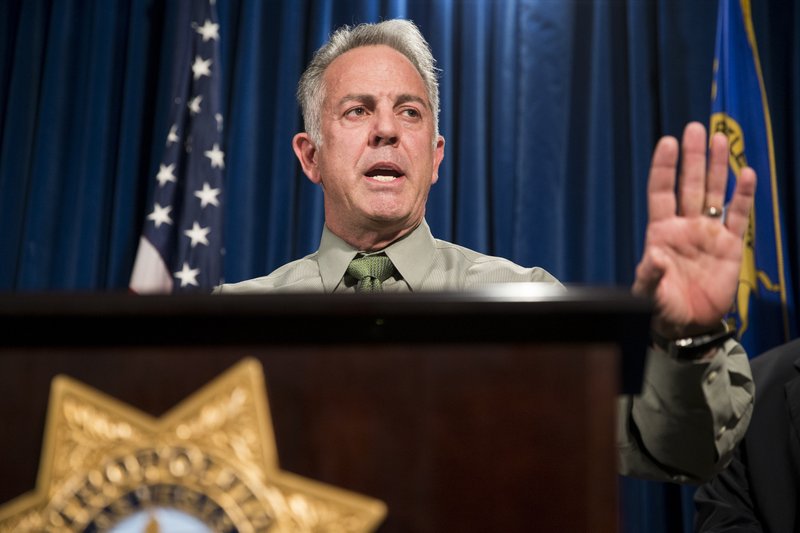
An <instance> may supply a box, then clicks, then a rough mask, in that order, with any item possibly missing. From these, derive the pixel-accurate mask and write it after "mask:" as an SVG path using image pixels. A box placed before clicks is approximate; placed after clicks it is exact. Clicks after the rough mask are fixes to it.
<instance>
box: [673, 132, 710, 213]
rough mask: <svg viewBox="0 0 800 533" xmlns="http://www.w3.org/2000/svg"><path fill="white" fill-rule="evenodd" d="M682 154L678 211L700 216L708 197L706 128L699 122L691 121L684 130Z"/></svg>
mask: <svg viewBox="0 0 800 533" xmlns="http://www.w3.org/2000/svg"><path fill="white" fill-rule="evenodd" d="M681 155H682V161H681V173H680V178H679V182H678V186H679V190H680V203H679V207H678V212H679V213H680V214H682V215H684V216H699V215H700V214H701V213H702V212H703V204H704V203H705V198H706V183H705V182H706V128H705V127H704V126H703V125H702V124H700V123H699V122H691V123H689V124H688V125H687V126H686V128H685V129H684V130H683V141H682V143H681Z"/></svg>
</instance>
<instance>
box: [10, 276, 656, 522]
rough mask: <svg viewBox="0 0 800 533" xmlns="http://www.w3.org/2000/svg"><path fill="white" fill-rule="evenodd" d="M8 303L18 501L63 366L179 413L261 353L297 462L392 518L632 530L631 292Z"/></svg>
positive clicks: (279, 438)
mask: <svg viewBox="0 0 800 533" xmlns="http://www.w3.org/2000/svg"><path fill="white" fill-rule="evenodd" d="M0 320H2V323H3V325H4V327H3V337H4V340H3V344H2V347H1V348H0V390H2V391H3V398H4V401H3V402H2V405H0V423H1V426H0V427H2V428H3V432H4V436H3V438H2V439H0V451H1V453H2V458H3V459H2V461H0V464H1V465H2V466H0V479H2V483H0V503H2V502H6V501H8V500H10V499H12V498H14V497H16V496H18V495H20V494H22V493H24V492H26V491H29V490H31V489H33V487H34V483H35V480H36V474H37V469H38V464H39V454H40V450H41V446H42V432H43V428H44V421H45V413H46V410H47V402H48V392H49V388H50V383H51V380H52V379H53V377H54V376H56V375H57V374H66V375H68V376H70V377H72V378H74V379H76V380H79V381H81V382H83V383H86V384H87V385H89V386H91V387H94V388H96V389H99V390H100V391H103V392H104V393H106V394H108V395H110V396H113V397H114V398H117V399H119V400H121V401H123V402H126V403H128V404H130V405H132V406H134V407H136V408H138V409H141V410H142V411H144V412H147V413H150V414H152V415H154V416H160V415H161V414H163V413H164V412H165V411H166V410H168V409H169V408H171V407H172V406H174V405H175V404H178V403H179V402H180V401H181V400H183V399H184V398H186V397H187V396H189V395H190V394H192V393H193V392H194V391H196V390H197V389H199V388H200V387H202V386H203V385H204V384H206V383H207V382H209V381H210V380H212V379H213V378H215V377H216V376H218V375H219V374H220V373H222V372H223V371H225V370H226V369H227V368H229V367H230V366H231V365H233V364H235V363H236V362H237V361H239V360H241V359H242V358H243V357H246V356H253V357H255V358H257V359H258V360H260V362H261V363H262V364H263V367H264V374H265V379H266V385H267V389H268V393H269V403H270V408H271V411H272V420H273V426H274V429H275V437H276V443H277V449H278V455H279V461H280V466H281V468H282V469H283V470H287V471H290V472H294V473H297V474H300V475H302V476H304V477H307V478H312V479H314V480H318V481H321V482H324V483H328V484H331V485H335V486H338V487H342V488H345V489H349V490H352V491H356V492H358V493H362V494H365V495H369V496H371V497H374V498H378V499H380V500H382V501H384V502H385V503H386V505H387V507H388V514H387V517H386V520H385V521H384V523H383V525H382V526H380V528H379V529H378V531H381V532H386V533H388V532H404V533H405V532H426V533H428V532H431V533H432V532H445V531H458V532H470V531H476V532H477V531H480V532H485V531H502V532H515V531H526V532H527V531H570V532H577V531H587V532H588V531H592V532H604V531H608V532H612V531H617V527H618V525H617V514H618V503H617V489H616V483H617V469H616V450H615V418H616V395H617V394H618V393H619V392H623V391H624V392H635V391H637V390H638V387H639V385H640V380H641V372H642V364H643V357H644V353H645V347H646V344H647V342H648V337H647V332H648V330H649V320H650V304H649V303H648V302H646V301H643V300H639V299H635V298H633V297H631V296H629V295H628V294H627V293H624V292H617V291H611V290H588V289H578V288H575V289H571V290H569V291H568V292H567V293H561V294H552V293H544V294H541V293H539V292H537V291H536V290H534V289H530V288H528V287H527V286H523V285H518V286H514V287H498V288H496V289H493V290H487V291H483V292H473V293H467V294H464V293H459V294H421V295H420V294H417V295H410V294H402V295H391V294H384V295H379V296H366V297H362V296H360V295H355V296H354V295H347V296H341V297H339V296H335V297H334V296H319V295H269V296H267V295H265V296H213V297H212V296H195V297H177V296H169V297H149V296H148V297H144V296H131V295H75V294H71V295H49V296H45V295H25V296H23V295H10V296H5V297H2V298H0Z"/></svg>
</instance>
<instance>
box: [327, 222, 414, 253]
mask: <svg viewBox="0 0 800 533" xmlns="http://www.w3.org/2000/svg"><path fill="white" fill-rule="evenodd" d="M326 224H327V226H328V229H329V230H330V231H331V232H332V233H333V234H334V235H336V236H337V237H339V238H340V239H342V240H343V241H344V242H346V243H347V244H349V245H350V246H352V247H353V248H355V249H356V250H358V251H360V252H378V251H380V250H383V249H384V248H386V247H387V246H389V245H390V244H392V243H393V242H395V241H398V240H400V239H402V238H403V237H405V236H406V235H408V234H409V233H411V232H412V231H414V230H415V229H416V228H417V226H419V224H420V223H419V222H418V223H417V224H415V225H413V226H410V227H403V228H399V229H393V228H382V229H380V230H373V229H365V228H360V229H359V231H357V232H354V231H343V229H342V228H337V227H334V226H333V225H331V224H329V223H327V222H326Z"/></svg>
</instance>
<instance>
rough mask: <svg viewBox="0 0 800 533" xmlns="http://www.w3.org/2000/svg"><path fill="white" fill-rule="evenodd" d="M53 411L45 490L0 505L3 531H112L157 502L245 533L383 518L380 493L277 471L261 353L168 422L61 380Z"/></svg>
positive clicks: (330, 527)
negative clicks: (369, 493)
mask: <svg viewBox="0 0 800 533" xmlns="http://www.w3.org/2000/svg"><path fill="white" fill-rule="evenodd" d="M48 409H49V411H48V414H47V425H46V428H45V437H44V446H43V451H42V458H41V463H40V465H39V476H38V480H37V483H36V489H35V490H34V491H32V492H30V493H28V494H25V495H23V496H21V497H19V498H17V499H15V500H12V501H11V502H9V503H7V504H5V505H3V506H2V507H0V533H4V532H11V531H14V532H23V531H24V532H39V531H47V532H61V531H63V532H76V531H81V532H84V531H110V530H112V529H113V528H114V527H115V526H116V525H117V524H119V523H120V522H122V521H123V520H125V519H126V517H130V516H132V515H135V514H136V513H139V512H150V511H152V510H153V509H158V508H169V509H172V510H176V511H178V512H181V513H184V514H185V515H187V516H190V517H192V519H194V520H200V522H202V523H204V524H206V525H207V526H208V529H210V530H211V531H218V532H234V531H235V532H239V533H247V532H253V533H255V532H267V531H268V532H281V533H282V532H294V531H309V532H310V531H314V532H317V531H319V532H325V531H336V532H350V531H354V532H355V531H371V530H373V529H374V528H375V527H377V525H378V524H380V522H381V521H382V520H383V518H384V516H385V514H386V506H385V505H384V504H383V502H381V501H379V500H375V499H372V498H368V497H366V496H362V495H358V494H354V493H352V492H348V491H345V490H342V489H338V488H335V487H332V486H329V485H324V484H322V483H318V482H315V481H312V480H309V479H305V478H302V477H300V476H297V475H294V474H291V473H289V472H283V471H281V470H280V468H279V466H278V457H277V451H276V446H275V438H274V435H273V430H272V422H271V419H270V411H269V406H268V403H267V391H266V386H265V384H264V376H263V369H262V368H261V365H260V364H259V363H258V361H256V360H255V359H250V358H248V359H245V360H243V361H242V362H240V363H239V364H237V365H236V366H234V367H233V368H232V369H230V370H228V371H227V372H225V373H224V374H222V375H221V376H220V377H219V378H217V379H216V380H214V381H213V382H211V383H210V384H208V385H206V386H205V387H204V388H203V389H201V390H200V391H198V392H196V393H195V394H194V395H192V396H190V397H189V398H187V399H186V400H184V401H183V402H182V403H180V404H179V405H178V406H176V407H175V408H173V409H172V410H171V411H169V412H168V413H166V414H165V415H164V416H163V417H161V418H154V417H151V416H149V415H147V414H145V413H142V412H141V411H138V410H136V409H134V408H133V407H131V406H128V405H125V404H123V403H122V402H119V401H117V400H115V399H113V398H110V397H109V396H106V395H105V394H102V393H101V392H99V391H96V390H94V389H91V388H90V387H88V386H86V385H83V384H81V383H79V382H77V381H74V380H72V379H70V378H67V377H64V376H59V377H57V378H56V379H54V380H53V385H52V388H51V392H50V403H49V408H48ZM151 529H153V530H155V531H157V530H158V527H157V523H156V521H155V519H153V518H152V517H151V518H150V522H149V525H148V526H147V530H148V531H149V530H151Z"/></svg>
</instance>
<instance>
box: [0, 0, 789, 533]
mask: <svg viewBox="0 0 800 533" xmlns="http://www.w3.org/2000/svg"><path fill="white" fill-rule="evenodd" d="M217 6H218V10H219V18H220V35H221V49H222V62H223V63H222V65H221V67H222V69H223V80H224V82H223V83H224V87H223V107H224V110H223V114H224V116H225V117H226V125H225V139H224V144H225V146H224V149H225V152H226V158H225V161H226V180H227V184H226V191H225V195H226V202H227V205H226V220H225V243H226V251H227V254H226V257H225V265H224V268H225V273H226V279H227V280H228V281H236V280H240V279H244V278H249V277H253V276H257V275H262V274H265V273H268V272H269V271H271V270H272V269H274V268H275V267H277V266H279V265H281V264H283V263H285V262H287V261H289V260H291V259H295V258H297V257H300V256H302V255H304V254H306V253H309V252H311V251H313V250H314V249H315V248H316V245H317V243H318V239H319V235H320V231H321V227H322V198H321V194H320V191H319V190H317V189H316V188H315V187H314V186H312V185H311V184H310V183H309V182H308V181H307V180H306V179H305V178H304V177H303V175H302V174H301V172H300V170H299V167H298V165H297V164H296V162H295V160H294V156H293V154H292V150H291V146H290V139H291V136H292V135H293V134H294V133H295V132H296V131H298V130H299V129H300V127H301V120H300V116H299V111H298V109H297V106H296V105H295V103H294V90H295V86H296V83H297V80H298V78H299V76H300V73H301V71H302V69H303V68H304V65H305V63H306V62H307V61H308V59H309V58H310V56H311V54H312V52H313V51H314V50H315V49H316V48H317V47H318V46H319V45H320V44H321V43H322V42H323V41H324V40H325V38H326V36H327V35H328V33H329V32H330V31H331V30H332V29H333V28H335V27H337V26H339V25H341V24H354V23H358V22H369V21H376V20H379V19H381V18H391V17H404V18H410V19H412V20H414V21H415V22H417V24H418V25H419V26H420V28H421V29H422V31H423V33H424V34H425V35H426V36H427V38H428V40H429V41H430V43H431V46H432V48H433V51H434V55H435V56H436V57H437V59H438V66H439V67H440V68H441V69H442V75H441V90H442V115H441V130H442V133H443V134H444V135H445V137H446V138H447V146H446V155H445V160H444V164H443V168H442V169H441V172H440V176H441V178H440V180H439V183H438V184H437V185H435V186H434V189H433V191H432V194H431V197H430V201H429V204H428V220H429V222H430V224H431V227H432V228H433V231H434V233H435V234H436V235H437V236H438V237H440V238H443V239H448V240H452V241H455V242H458V243H460V244H462V245H465V246H468V247H471V248H474V249H476V250H479V251H482V252H486V253H491V254H496V255H501V256H505V257H508V258H510V259H512V260H514V261H516V262H517V263H520V264H523V265H539V266H543V267H545V268H547V269H548V270H549V271H551V272H552V273H553V274H555V275H556V276H557V277H559V278H560V279H562V280H563V281H565V282H568V283H586V284H606V285H611V284H615V285H629V284H630V283H631V281H632V279H633V270H634V266H635V264H636V261H637V260H638V257H639V255H640V253H641V249H642V241H643V233H644V227H645V221H646V202H645V187H646V178H647V169H648V165H649V158H650V154H651V151H652V149H653V146H654V145H655V142H656V140H657V139H658V137H660V136H661V135H664V134H672V135H680V133H681V131H682V128H683V126H684V125H685V124H686V122H688V121H690V120H700V121H702V122H704V123H707V122H708V116H709V109H710V105H709V101H710V86H711V76H712V59H713V54H714V35H715V25H716V7H717V2H716V0H659V1H655V0H653V1H646V0H627V1H623V0H605V1H601V0H598V1H589V0H514V1H512V0H492V1H478V0H472V1H466V0H465V1H457V0H449V1H448V0H436V1H429V0H406V1H400V0H372V1H369V0H361V1H356V0H350V1H345V0H339V1H335V2H334V1H326V0H282V1H262V0H238V1H237V0H217ZM176 10H177V7H176V3H175V2H170V1H166V0H119V1H115V2H108V1H106V0H95V1H91V0H72V1H70V0H54V1H45V0H4V1H2V2H0V291H65V290H92V291H123V290H125V289H126V287H127V284H128V279H129V276H130V272H131V268H132V264H133V259H134V254H135V251H136V246H137V242H138V238H139V232H140V229H141V226H142V221H143V219H144V217H145V215H146V211H147V207H148V204H147V201H148V196H149V194H150V191H149V190H148V187H150V186H152V185H151V184H152V183H153V181H154V180H153V176H154V175H155V174H156V173H157V171H158V162H159V157H160V155H161V147H162V143H163V139H164V138H165V136H166V133H167V131H168V129H169V124H167V110H168V108H169V106H170V96H169V94H168V93H169V86H168V85H169V72H170V70H171V68H172V67H173V65H171V64H170V63H171V61H172V58H173V54H172V50H173V47H174V46H173V44H174V32H173V28H174V20H175V17H176ZM753 18H754V23H755V27H756V33H757V36H758V42H759V51H760V53H761V61H762V65H763V68H764V77H765V82H766V86H767V91H768V96H769V101H770V105H771V111H772V120H773V127H774V134H775V142H776V145H775V150H776V158H777V171H778V184H779V191H780V195H781V201H782V204H783V211H784V214H785V216H786V223H787V228H786V230H787V236H788V242H789V255H790V265H791V269H792V272H794V273H796V272H797V267H798V239H799V237H798V236H800V219H799V218H798V215H797V212H796V210H795V209H794V206H795V205H797V203H798V201H800V187H798V183H797V179H798V177H800V175H799V174H798V165H800V161H798V159H797V156H796V154H800V136H798V129H797V128H798V125H800V101H798V100H799V99H800V91H798V84H799V83H800V57H798V51H800V42H798V39H800V37H799V36H798V32H797V31H796V29H797V28H800V8H798V7H796V6H795V5H794V3H793V2H784V1H779V0H775V1H770V2H763V1H757V0H754V1H753ZM798 278H800V276H797V275H795V276H794V279H798ZM797 296H798V295H797V294H796V293H795V301H797ZM621 487H622V488H621V490H622V505H623V512H622V519H623V524H622V528H621V529H622V530H623V531H630V532H633V531H637V532H638V531H641V532H648V533H652V532H659V531H680V530H681V528H682V527H683V525H684V524H685V523H688V521H689V520H690V519H691V515H690V513H689V512H682V511H681V508H682V505H683V506H684V507H685V506H686V504H685V502H684V503H682V502H683V498H682V496H681V491H680V490H678V489H677V488H676V487H674V486H669V485H663V484H658V483H647V482H641V481H634V480H622V484H621Z"/></svg>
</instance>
